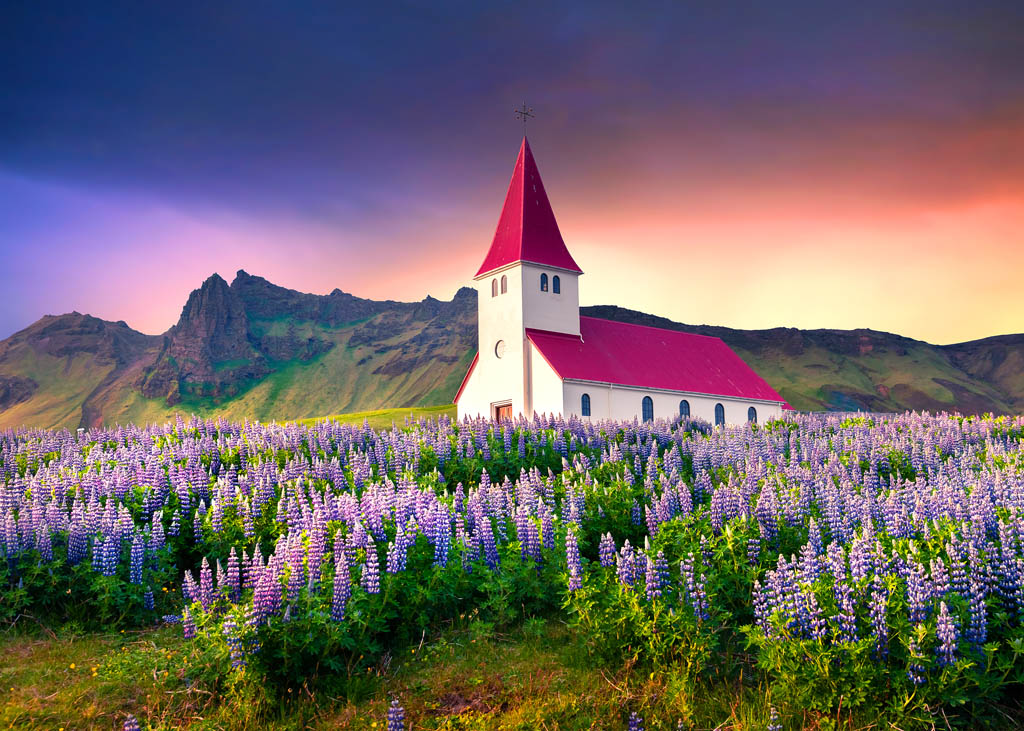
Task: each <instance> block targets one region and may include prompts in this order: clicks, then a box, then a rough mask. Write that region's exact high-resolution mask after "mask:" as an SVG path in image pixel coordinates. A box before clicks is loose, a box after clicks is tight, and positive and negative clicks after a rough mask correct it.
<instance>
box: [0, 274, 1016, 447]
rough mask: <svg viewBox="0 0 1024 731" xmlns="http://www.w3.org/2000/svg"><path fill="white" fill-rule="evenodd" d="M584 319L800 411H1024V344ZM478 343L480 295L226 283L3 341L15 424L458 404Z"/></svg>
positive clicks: (5, 410)
mask: <svg viewBox="0 0 1024 731" xmlns="http://www.w3.org/2000/svg"><path fill="white" fill-rule="evenodd" d="M583 314H586V315H590V316H593V317H604V318H607V319H612V320H621V321H624V322H634V323H639V324H645V325H654V326H656V327H665V328H669V329H679V330H686V331H689V332H697V333H701V334H705V335H714V336H717V337H720V338H722V339H723V340H724V341H725V342H726V343H728V344H729V345H730V346H731V347H732V348H733V349H734V350H735V351H736V352H737V353H738V354H739V355H740V356H741V357H742V358H744V359H745V360H746V361H747V362H748V363H750V365H751V366H753V367H754V369H755V370H757V371H758V373H760V374H761V375H762V376H763V377H764V378H765V379H766V380H767V381H768V382H769V383H770V384H772V386H774V387H775V388H776V390H778V391H779V393H781V394H782V395H783V396H784V397H785V398H787V399H788V400H789V402H790V403H791V404H792V405H793V406H795V407H796V408H798V409H836V410H846V409H870V410H885V411H893V410H895V411H902V410H904V409H932V410H940V409H947V410H959V411H962V412H965V413H977V412H985V411H992V412H996V413H1020V412H1021V411H1024V335H1008V336H1001V337H995V338H987V339H984V340H977V341H973V342H970V343H959V344H957V345H949V346H935V345H930V344H928V343H923V342H920V341H917V340H912V339H910V338H904V337H901V336H899V335H892V334H889V333H882V332H876V331H873V330H853V331H843V330H795V329H791V328H776V329H772V330H733V329H729V328H723V327H713V326H707V325H683V324H680V323H676V322H672V321H671V320H667V319H665V318H661V317H656V316H653V315H647V314H644V313H642V312H636V311H633V310H626V309H623V308H619V307H612V306H598V307H585V308H583ZM475 347H476V294H475V292H474V291H473V290H471V289H462V290H460V291H459V292H458V293H457V294H456V295H455V297H454V298H453V299H452V300H451V301H450V302H441V301H439V300H436V299H433V298H431V297H428V298H426V299H425V300H423V301H422V302H393V301H386V302H377V301H374V300H366V299H360V298H358V297H353V296H352V295H350V294H346V293H344V292H341V291H340V290H335V291H333V292H331V293H330V294H328V295H313V294H304V293H302V292H296V291H294V290H290V289H285V288H284V287H278V286H276V285H274V284H271V283H270V282H268V281H267V280H265V279H263V278H261V277H255V276H252V275H249V274H247V273H246V272H242V271H240V272H238V274H237V275H236V277H235V279H234V281H233V282H232V283H231V284H230V285H229V284H228V283H227V282H225V281H224V280H223V279H222V278H220V277H219V276H216V275H214V276H212V277H210V278H209V279H207V280H206V281H205V282H204V283H203V285H202V286H201V287H200V288H198V289H196V290H195V291H193V292H192V294H191V295H190V296H189V299H188V302H186V304H185V307H184V308H183V309H182V314H181V317H180V318H179V320H178V323H177V324H176V325H175V326H174V327H172V328H171V329H170V330H168V331H167V332H166V333H164V334H163V335H159V336H150V335H143V334H141V333H138V332H135V331H134V330H132V329H131V328H129V327H128V326H127V325H126V324H125V323H124V322H116V323H114V322H107V321H104V320H100V319H98V318H95V317H91V316H89V315H81V314H79V313H77V312H75V313H70V314H67V315H60V316H49V315H48V316H46V317H44V318H42V319H41V320H39V321H38V322H36V323H35V324H33V325H31V326H30V327H28V328H26V329H25V330H22V331H21V332H18V333H16V334H15V335H12V336H11V337H10V338H8V339H7V340H4V341H2V342H0V428H5V427H17V426H22V425H28V426H33V427H68V428H75V427H77V426H93V425H99V424H114V423H122V424H124V423H129V422H135V423H143V422H150V421H163V420H165V419H167V418H170V417H172V416H173V415H174V414H176V413H184V414H186V415H187V414H189V413H196V414H200V415H205V416H214V415H222V416H225V417H228V418H231V419H260V420H271V419H276V420H289V419H308V418H313V417H318V416H322V415H325V414H339V413H351V412H361V411H370V410H375V409H384V408H387V409H393V408H399V407H413V406H435V405H444V404H449V403H450V402H451V399H452V397H453V396H454V394H455V392H456V390H457V389H458V386H459V383H460V382H461V380H462V377H463V375H464V374H465V372H466V369H467V368H468V366H469V363H470V360H471V359H472V356H473V352H474V350H475Z"/></svg>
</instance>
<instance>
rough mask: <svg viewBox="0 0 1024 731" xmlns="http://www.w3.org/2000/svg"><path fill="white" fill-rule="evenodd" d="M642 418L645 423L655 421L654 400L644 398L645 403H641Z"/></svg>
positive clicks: (648, 397) (647, 397)
mask: <svg viewBox="0 0 1024 731" xmlns="http://www.w3.org/2000/svg"><path fill="white" fill-rule="evenodd" d="M640 418H641V419H642V420H643V421H644V422H645V423H646V422H650V421H654V399H652V398H651V397H650V396H644V399H643V401H641V402H640Z"/></svg>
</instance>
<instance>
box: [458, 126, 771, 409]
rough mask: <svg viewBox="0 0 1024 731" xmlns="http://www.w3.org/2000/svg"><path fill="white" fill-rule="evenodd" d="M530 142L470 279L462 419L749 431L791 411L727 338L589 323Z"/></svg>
mask: <svg viewBox="0 0 1024 731" xmlns="http://www.w3.org/2000/svg"><path fill="white" fill-rule="evenodd" d="M582 274H583V271H582V270H581V269H580V267H579V266H578V265H577V264H576V262H575V260H574V259H573V258H572V254H570V253H569V249H568V248H566V245H565V242H564V241H563V240H562V234H561V233H560V232H559V229H558V223H557V222H556V221H555V214H554V211H552V210H551V204H550V203H549V202H548V197H547V194H546V193H545V192H544V184H543V183H542V182H541V180H540V173H539V172H538V170H537V163H536V162H535V161H534V159H533V153H532V152H531V151H530V144H529V142H528V141H527V140H526V138H525V137H524V138H523V143H522V146H521V147H520V148H519V157H518V159H517V160H516V166H515V169H514V170H513V172H512V182H511V183H509V186H508V193H506V195H505V206H504V208H503V209H502V211H501V217H500V218H499V219H498V228H497V231H495V233H494V240H493V241H492V242H491V247H490V249H488V250H487V255H486V256H485V257H484V260H483V263H482V264H481V265H480V268H479V270H477V273H476V276H475V277H474V278H473V282H474V286H475V288H476V290H477V302H478V312H477V328H478V333H477V334H478V349H477V354H476V357H475V358H474V359H473V362H472V364H470V366H469V371H468V372H467V373H466V376H465V378H464V379H463V380H462V385H461V386H460V387H459V391H458V393H457V394H456V395H455V403H456V405H457V407H458V415H459V418H460V419H461V418H463V417H467V416H468V417H477V416H481V417H484V418H488V419H495V420H501V419H509V418H513V417H515V416H517V415H520V414H521V415H525V416H526V417H532V416H533V415H534V414H543V413H546V414H561V415H563V416H566V417H570V416H578V417H582V418H584V419H595V420H599V419H617V420H624V419H633V418H637V419H642V420H644V421H651V420H653V419H670V420H671V419H675V418H677V417H679V416H690V417H695V418H701V419H705V420H707V421H709V422H711V423H714V424H718V425H724V424H741V423H744V422H747V421H758V420H763V419H770V418H775V417H778V416H780V415H781V414H782V411H783V409H789V408H790V407H789V405H788V404H786V401H785V399H783V398H782V397H781V396H780V395H779V394H778V393H776V392H775V390H774V389H773V388H772V387H771V386H769V385H768V384H767V383H766V382H765V381H764V379H762V378H761V377H760V376H758V375H757V373H755V372H754V370H753V369H752V368H751V367H750V366H748V365H747V364H746V363H744V362H743V360H742V359H741V358H740V357H739V356H738V355H736V353H734V352H733V351H732V350H731V349H730V348H729V346H727V345H726V344H725V343H724V342H722V341H721V340H720V339H719V338H714V337H707V336H705V335H694V334H690V333H684V332H678V331H675V330H663V329H660V328H654V327H646V326H642V325H629V324H625V323H621V322H613V321H611V320H601V319H598V318H594V317H583V316H581V315H580V296H579V292H580V276H581V275H582Z"/></svg>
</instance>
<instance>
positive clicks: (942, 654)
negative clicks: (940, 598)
mask: <svg viewBox="0 0 1024 731" xmlns="http://www.w3.org/2000/svg"><path fill="white" fill-rule="evenodd" d="M935 635H936V637H938V639H939V646H938V647H937V648H936V650H935V653H936V655H937V657H938V662H939V666H940V667H945V666H947V665H953V664H954V663H955V662H956V643H957V639H958V637H959V633H958V632H957V629H956V623H955V622H954V621H953V617H952V616H951V615H950V613H949V608H948V607H947V606H946V602H939V616H938V618H937V619H936V622H935Z"/></svg>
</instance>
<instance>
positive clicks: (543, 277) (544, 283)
mask: <svg viewBox="0 0 1024 731" xmlns="http://www.w3.org/2000/svg"><path fill="white" fill-rule="evenodd" d="M540 291H541V292H547V291H548V273H547V272H541V273H540Z"/></svg>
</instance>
